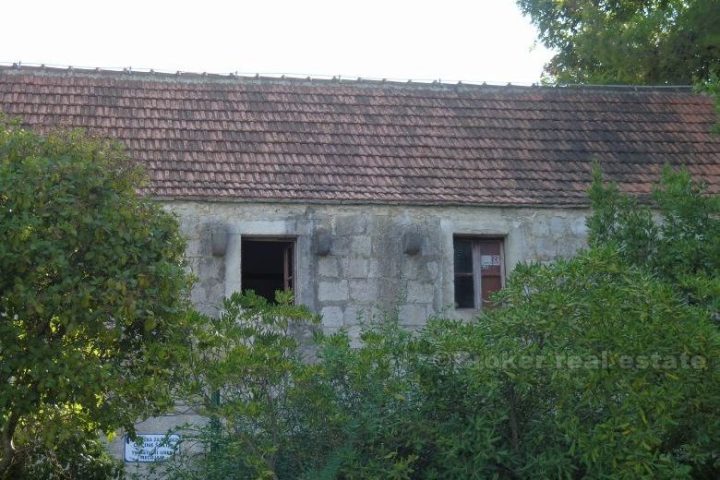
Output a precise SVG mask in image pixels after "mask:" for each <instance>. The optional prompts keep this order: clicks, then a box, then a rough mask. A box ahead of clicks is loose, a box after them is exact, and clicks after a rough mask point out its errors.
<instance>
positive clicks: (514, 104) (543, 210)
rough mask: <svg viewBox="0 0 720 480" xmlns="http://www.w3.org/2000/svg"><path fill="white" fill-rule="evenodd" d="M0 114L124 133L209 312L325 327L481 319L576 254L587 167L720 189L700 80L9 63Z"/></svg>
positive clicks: (710, 112) (629, 183)
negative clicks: (179, 240) (267, 299)
mask: <svg viewBox="0 0 720 480" xmlns="http://www.w3.org/2000/svg"><path fill="white" fill-rule="evenodd" d="M0 112H4V113H5V114H7V115H9V116H13V117H15V116H17V117H20V118H21V119H22V121H23V122H24V123H25V124H27V125H28V126H30V127H32V128H35V129H39V130H41V131H42V130H45V131H46V130H48V129H52V128H55V127H81V128H83V129H86V130H87V131H88V132H89V133H90V134H94V135H100V136H106V137H113V138H116V139H118V140H120V141H121V142H122V143H123V144H124V145H125V146H126V147H127V149H128V152H129V153H130V155H131V156H132V157H134V158H135V159H136V160H137V161H138V162H140V163H142V164H143V165H144V166H145V167H146V168H147V170H148V172H149V175H150V179H151V182H150V184H149V186H148V187H147V188H146V189H145V190H144V191H143V192H142V193H144V194H145V195H148V196H151V197H152V198H155V199H157V200H158V201H159V202H162V203H163V204H164V205H165V206H166V208H167V209H168V210H171V211H173V212H175V213H176V214H177V215H178V216H179V218H180V221H181V225H182V229H183V232H184V233H185V235H186V236H187V238H188V240H189V244H188V249H187V258H188V261H189V265H190V267H191V268H192V270H193V272H194V273H195V274H196V275H197V277H198V278H199V282H198V284H197V286H196V288H195V289H194V291H193V292H192V297H193V301H194V303H195V304H196V305H197V306H198V307H199V308H200V309H202V310H204V311H206V312H209V313H213V312H215V311H216V309H217V308H218V305H219V303H220V301H221V299H222V298H223V297H224V296H227V295H229V294H230V293H232V292H234V291H238V290H242V289H246V288H252V289H254V290H256V291H257V292H259V293H261V294H263V295H270V294H271V292H272V291H273V290H275V289H278V288H279V289H285V288H290V289H292V290H294V292H295V296H296V300H297V301H298V302H300V303H302V304H305V305H308V306H309V307H310V308H311V309H313V310H314V311H316V312H318V313H321V314H322V316H323V326H324V328H325V329H327V330H328V331H332V330H334V329H338V328H340V327H347V328H349V329H350V331H351V333H353V330H356V329H357V328H358V324H359V322H360V321H362V320H363V319H364V318H367V316H368V315H369V314H370V313H371V312H372V311H373V309H374V308H380V309H394V308H397V309H398V311H399V318H400V321H401V322H402V323H403V324H405V325H407V326H417V325H419V324H422V323H423V322H424V321H425V319H426V318H427V317H428V316H429V315H431V314H434V313H440V312H442V313H443V314H445V315H451V316H460V317H469V316H472V315H474V314H475V313H476V312H477V311H478V310H480V309H482V308H483V305H485V304H486V303H487V300H488V296H489V295H490V294H491V293H492V292H493V291H495V290H497V289H499V288H501V287H502V285H503V283H504V282H505V279H506V275H507V274H508V272H510V271H511V270H512V269H513V266H514V265H515V264H517V263H518V262H523V261H549V260H552V259H554V258H557V257H560V256H568V255H572V254H573V253H574V252H575V251H577V249H579V248H582V247H583V245H584V244H585V241H586V228H585V216H586V214H587V204H588V202H587V198H586V190H587V188H588V186H589V182H590V173H591V168H592V164H593V162H598V163H599V164H600V166H601V167H602V169H603V171H604V173H605V174H606V176H607V177H608V178H609V179H611V180H614V181H616V182H618V183H619V185H620V187H621V188H622V189H623V190H625V191H627V192H632V193H635V194H638V195H641V196H642V195H647V194H648V193H649V192H650V190H651V185H652V184H653V183H654V182H655V181H656V180H657V179H658V177H659V173H660V170H661V168H662V166H663V165H665V164H669V165H672V166H683V167H685V168H687V169H688V170H689V171H690V172H691V173H692V174H693V175H694V176H695V177H696V178H697V179H702V180H704V181H705V182H707V184H708V185H709V189H710V192H712V193H714V194H717V193H719V192H720V136H714V135H712V134H711V133H710V131H711V128H712V126H713V125H714V124H715V123H716V122H717V121H718V118H717V116H716V114H715V110H714V105H713V101H712V99H710V98H709V97H706V96H701V95H696V94H693V93H692V92H691V90H690V89H687V88H639V87H615V88H610V87H607V88H574V87H566V88H547V87H515V86H503V87H498V86H485V85H464V84H457V85H447V84H424V83H423V84H418V83H395V82H384V81H362V80H358V81H347V80H313V79H296V78H292V79H291V78H258V77H236V76H213V75H194V74H181V73H178V74H175V75H172V74H157V73H152V72H149V73H136V72H130V71H123V72H112V71H99V70H95V71H80V70H73V69H67V70H60V69H50V68H28V67H25V66H23V67H16V66H13V67H1V68H0ZM184 420H185V419H184V418H180V419H177V418H170V419H165V420H157V419H156V420H154V421H151V422H149V423H146V424H143V425H141V426H140V428H139V433H153V432H155V433H158V432H160V433H162V432H164V431H165V430H166V429H167V428H168V427H169V426H170V425H172V424H173V423H177V422H179V421H180V422H181V421H184ZM113 449H114V451H116V452H117V453H118V454H119V455H121V454H122V453H121V451H122V446H119V445H115V446H114V447H113Z"/></svg>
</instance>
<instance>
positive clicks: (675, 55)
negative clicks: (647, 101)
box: [517, 0, 720, 85]
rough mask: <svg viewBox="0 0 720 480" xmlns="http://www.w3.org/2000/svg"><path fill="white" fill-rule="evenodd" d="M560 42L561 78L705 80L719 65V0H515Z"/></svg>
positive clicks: (554, 75)
mask: <svg viewBox="0 0 720 480" xmlns="http://www.w3.org/2000/svg"><path fill="white" fill-rule="evenodd" d="M517 3H518V5H519V6H520V8H521V10H522V11H523V13H525V14H526V15H528V16H529V17H530V19H531V21H532V23H533V24H534V25H535V26H536V27H537V28H538V30H539V34H540V41H541V42H542V43H543V44H544V45H546V46H547V47H549V48H552V49H554V50H556V52H557V53H556V54H555V56H554V57H553V58H552V60H551V61H550V63H549V64H548V65H547V66H546V73H547V74H548V75H549V76H550V79H551V80H553V81H557V82H560V83H589V84H609V83H620V84H640V85H648V84H655V85H657V84H674V85H690V84H695V83H701V82H705V81H707V80H708V79H710V78H711V75H712V73H713V71H717V69H718V68H720V30H718V27H717V26H718V25H720V1H719V0H600V1H597V0H559V1H558V0H517Z"/></svg>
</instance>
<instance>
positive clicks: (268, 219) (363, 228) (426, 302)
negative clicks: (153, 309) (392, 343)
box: [167, 202, 586, 333]
mask: <svg viewBox="0 0 720 480" xmlns="http://www.w3.org/2000/svg"><path fill="white" fill-rule="evenodd" d="M167 208H168V209H169V210H171V211H173V212H175V213H176V214H177V215H178V216H179V218H180V221H181V225H182V231H183V233H184V234H185V235H186V236H187V238H188V242H189V244H188V250H187V258H188V262H189V265H190V268H191V269H192V271H193V273H194V274H195V275H196V276H197V278H198V283H197V285H196V287H195V288H194V290H193V292H192V299H193V302H194V303H195V304H196V305H197V306H198V308H200V309H201V310H203V311H205V312H207V313H211V314H213V313H215V312H216V311H217V307H218V306H219V304H220V302H221V300H222V298H223V297H224V296H228V295H229V294H230V293H232V292H233V291H237V290H240V289H241V288H242V285H240V272H241V269H242V259H241V258H240V239H241V238H242V237H243V236H252V237H263V236H276V237H289V238H294V239H296V247H295V252H296V253H295V263H296V264H295V274H296V283H295V295H296V299H297V301H298V302H299V303H302V304H305V305H307V306H309V307H310V308H311V309H312V310H314V311H316V312H318V313H321V314H322V316H323V327H324V328H325V329H326V330H327V331H332V330H335V329H338V328H341V327H347V328H349V329H350V330H351V333H353V330H356V329H357V326H358V324H359V323H360V322H361V321H363V320H367V319H368V318H369V315H371V314H372V313H373V312H375V313H378V312H381V311H387V310H392V309H398V311H399V318H400V321H401V323H402V324H404V325H407V326H409V327H413V326H418V325H421V324H422V323H424V321H425V319H426V318H427V317H428V316H429V315H432V314H435V313H440V312H442V313H443V314H446V315H451V316H468V315H471V314H472V312H465V311H455V310H454V308H453V301H454V285H453V245H452V240H453V235H458V234H466V235H478V236H483V235H484V236H497V237H503V238H504V239H505V268H506V271H508V272H510V271H511V270H512V268H513V266H514V265H515V264H516V263H518V262H522V261H549V260H552V259H554V258H557V257H562V256H569V255H572V254H573V253H574V252H576V251H577V249H579V248H581V247H582V246H583V245H584V244H585V241H586V230H585V212H584V211H581V210H570V209H567V210H559V209H518V208H506V209H503V208H475V207H390V206H330V205H314V206H304V205H291V204H285V205H279V204H241V203H236V204H230V203H191V202H176V203H168V204H167ZM218 227H219V228H222V229H225V231H226V232H227V233H228V241H227V248H226V252H225V255H224V256H213V255H212V252H211V242H212V238H211V237H212V231H213V230H212V229H213V228H215V229H217V228H218ZM318 231H326V232H327V233H328V234H329V237H330V240H331V249H330V252H329V254H328V255H324V256H323V255H318V254H316V252H315V245H314V242H315V241H316V240H315V234H316V233H317V232H318ZM406 233H413V234H415V235H419V238H420V239H421V249H420V252H419V253H417V254H415V255H409V254H407V253H405V252H404V250H403V237H404V235H405V234H406Z"/></svg>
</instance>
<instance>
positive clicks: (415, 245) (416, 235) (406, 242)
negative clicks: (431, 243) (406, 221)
mask: <svg viewBox="0 0 720 480" xmlns="http://www.w3.org/2000/svg"><path fill="white" fill-rule="evenodd" d="M422 240H423V237H422V234H421V233H420V232H415V231H410V232H405V233H404V234H403V237H402V249H403V252H405V254H406V255H417V254H418V253H420V252H421V250H422V244H423V241H422Z"/></svg>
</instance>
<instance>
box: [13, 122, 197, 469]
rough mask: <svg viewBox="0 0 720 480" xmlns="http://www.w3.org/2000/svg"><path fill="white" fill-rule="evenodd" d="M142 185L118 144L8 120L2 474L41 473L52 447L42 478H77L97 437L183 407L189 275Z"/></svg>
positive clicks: (180, 249) (174, 233) (174, 235)
mask: <svg viewBox="0 0 720 480" xmlns="http://www.w3.org/2000/svg"><path fill="white" fill-rule="evenodd" d="M142 179H143V177H142V172H140V171H139V170H138V169H137V168H136V167H135V166H134V165H133V164H132V163H131V162H130V160H129V159H128V158H127V156H126V155H125V154H124V153H123V152H122V150H121V149H120V148H119V147H118V146H117V145H115V144H111V143H107V142H103V141H98V140H93V139H90V138H88V137H86V136H84V135H82V134H81V133H78V132H65V133H56V134H51V135H47V136H43V135H38V134H36V133H33V132H31V131H28V130H25V129H23V128H21V127H20V126H19V125H17V124H14V123H9V122H6V121H4V120H3V119H2V118H0V272H2V274H1V275H0V426H1V428H0V477H12V478H24V477H29V478H33V477H35V478H37V476H36V475H35V474H34V473H32V472H37V468H39V467H38V465H36V464H33V463H32V462H36V461H37V462H41V458H42V452H45V454H46V455H47V462H46V465H45V466H43V468H44V469H47V468H50V467H51V466H52V465H57V470H53V471H54V473H53V474H50V473H47V475H45V474H43V475H40V476H41V477H45V478H52V477H54V476H55V477H58V478H72V477H73V476H74V475H75V474H72V473H68V472H73V471H75V472H79V471H80V470H77V468H82V469H86V466H87V465H88V464H89V457H93V458H94V456H95V454H96V453H98V452H100V451H101V449H97V448H95V445H94V443H93V442H94V441H95V440H93V439H96V437H97V435H96V433H95V432H96V431H97V430H98V429H100V430H104V431H107V432H111V431H113V430H115V429H116V428H120V427H123V428H126V429H127V430H129V431H130V432H132V431H133V430H132V428H133V425H134V422H135V421H136V420H137V418H139V417H143V416H148V415H150V414H155V413H158V412H160V411H162V410H163V409H165V408H167V407H168V406H171V405H172V397H171V392H170V389H169V387H168V385H169V384H170V380H171V379H172V376H173V371H172V369H171V368H170V367H171V366H172V364H173V359H172V356H173V352H174V348H173V347H172V346H173V345H174V344H175V343H176V341H177V340H178V339H177V335H178V333H179V332H180V331H181V328H180V327H181V324H182V319H183V315H184V310H185V308H186V301H185V298H186V295H185V292H186V290H187V286H188V284H189V279H188V276H187V274H186V273H185V271H184V266H183V253H184V242H183V241H182V239H181V238H180V235H179V233H178V225H177V221H176V220H175V218H174V217H173V216H171V215H169V214H167V213H165V212H164V211H163V210H162V209H161V208H160V206H158V205H156V204H154V203H152V202H150V201H149V200H144V199H141V198H139V197H138V196H137V195H136V191H135V190H136V188H137V187H138V186H139V185H140V184H141V182H142ZM83 438H84V439H87V443H84V441H83V440H82V439H83ZM69 445H74V447H73V448H69V447H68V446H69ZM99 461H100V464H102V465H100V470H101V471H103V472H104V471H106V470H105V467H104V466H103V465H104V460H102V459H100V460H99ZM83 465H84V466H83ZM73 469H75V470H73ZM43 471H47V472H49V470H43ZM82 471H84V472H86V473H83V474H82V476H84V477H87V478H91V475H89V474H87V471H86V470H82ZM77 475H78V476H81V475H80V474H79V473H78V474H77Z"/></svg>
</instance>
